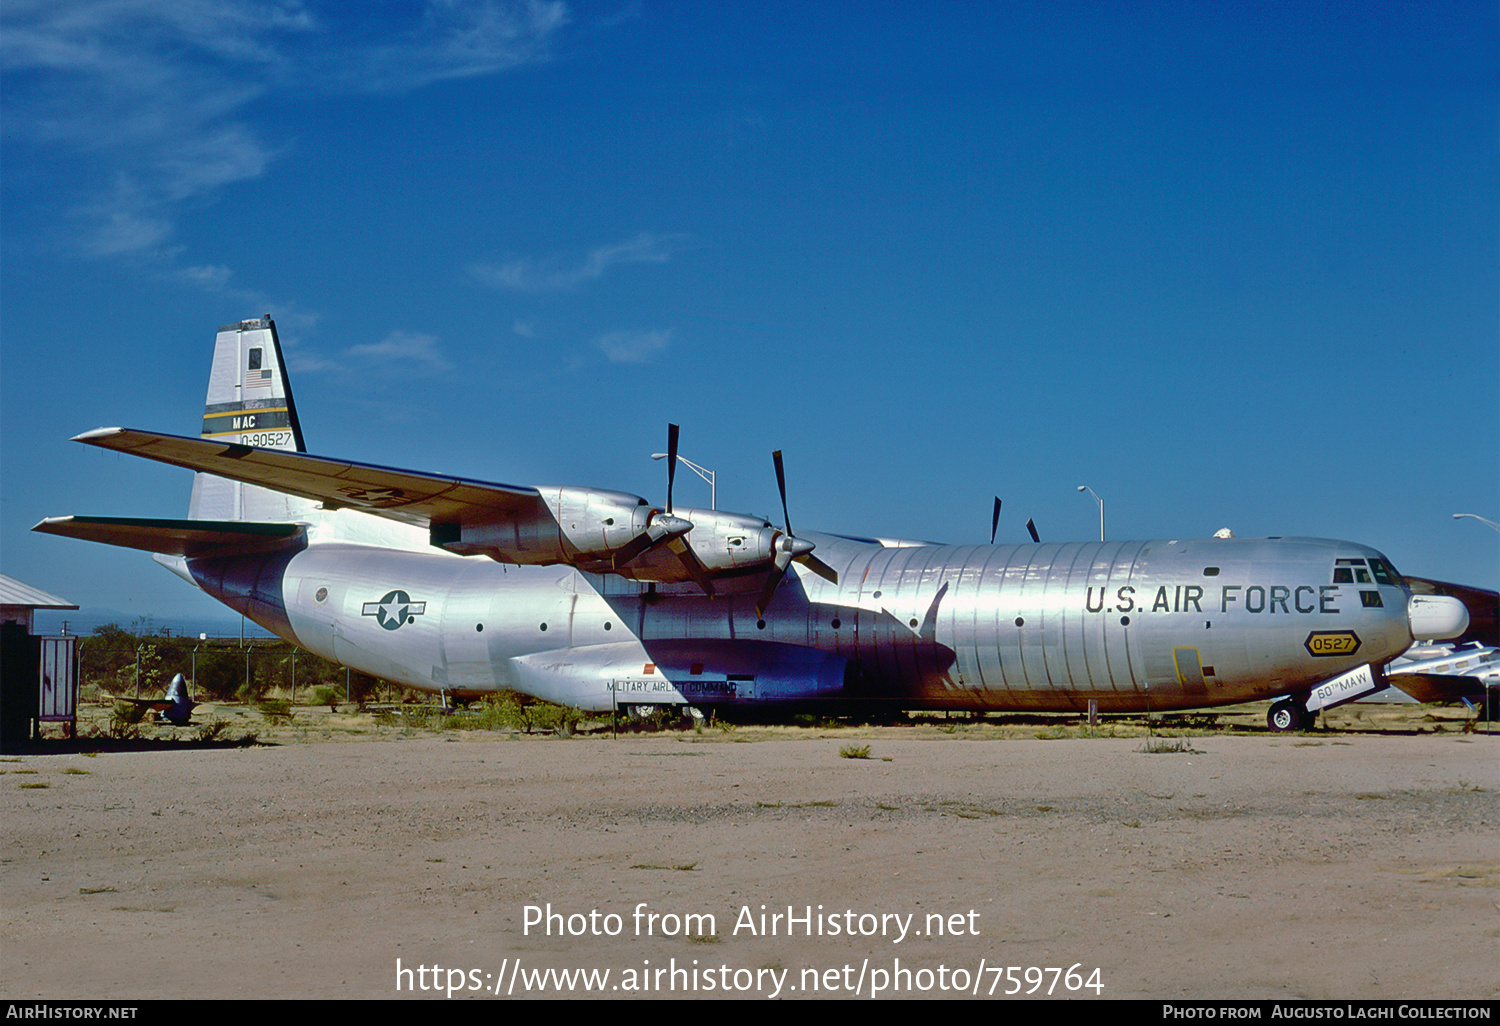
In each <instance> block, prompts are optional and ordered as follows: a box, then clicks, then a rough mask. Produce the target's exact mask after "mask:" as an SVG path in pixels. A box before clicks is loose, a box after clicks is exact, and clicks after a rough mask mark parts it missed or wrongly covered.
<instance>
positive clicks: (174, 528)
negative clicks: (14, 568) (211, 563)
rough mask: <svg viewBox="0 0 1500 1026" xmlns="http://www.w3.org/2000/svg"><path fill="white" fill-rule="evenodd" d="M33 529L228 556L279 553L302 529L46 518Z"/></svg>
mask: <svg viewBox="0 0 1500 1026" xmlns="http://www.w3.org/2000/svg"><path fill="white" fill-rule="evenodd" d="M32 530H33V531H40V532H42V533H43V534H57V535H61V536H63V537H64V538H82V539H83V540H84V541H93V542H103V543H104V544H105V545H121V546H124V547H125V548H128V549H142V550H144V551H146V552H160V553H162V554H163V555H168V556H220V555H224V556H227V555H232V554H238V553H242V552H267V551H270V550H272V549H277V548H281V547H282V546H284V545H285V544H286V543H287V541H288V540H289V539H291V538H293V537H295V536H296V535H297V534H298V532H300V531H301V530H302V525H300V524H257V523H249V522H246V521H238V520H160V519H146V518H136V517H48V518H47V519H46V520H43V521H42V522H41V523H40V524H37V525H36V526H35V527H33V528H32Z"/></svg>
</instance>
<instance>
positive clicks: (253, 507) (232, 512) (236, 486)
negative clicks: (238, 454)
mask: <svg viewBox="0 0 1500 1026" xmlns="http://www.w3.org/2000/svg"><path fill="white" fill-rule="evenodd" d="M202 437H203V438H209V439H213V440H214V441H222V442H225V443H238V444H240V445H249V446H254V447H256V448H259V449H281V450H285V451H289V452H306V451H307V446H306V444H305V443H304V441H303V438H302V425H301V423H300V422H299V421H298V419H297V404H296V403H295V402H294V401H293V399H292V386H291V382H290V380H289V379H288V377H287V373H286V363H285V361H284V360H283V358H282V354H281V340H280V339H279V338H278V337H277V334H276V324H275V322H274V321H272V320H271V316H270V315H269V314H267V315H266V316H265V317H260V318H254V319H251V320H246V321H238V322H236V323H234V324H226V325H224V326H223V327H221V328H220V329H219V333H218V336H217V337H216V338H215V340H214V362H213V368H212V370H211V371H210V372H209V377H208V397H207V400H206V401H205V403H204V407H203V430H202ZM316 508H317V507H316V504H314V503H311V502H309V501H308V500H306V499H299V498H296V497H294V496H290V495H285V494H283V493H281V492H275V491H271V490H270V489H267V488H260V487H257V486H255V485H247V484H241V483H239V482H236V481H230V480H227V479H225V478H222V477H216V476H214V475H212V474H203V473H200V474H198V475H196V476H195V477H194V478H193V497H192V501H191V503H190V504H189V506H188V516H189V517H192V518H193V519H207V520H257V521H288V520H306V519H309V518H310V517H311V515H312V514H313V513H314V511H315V510H316Z"/></svg>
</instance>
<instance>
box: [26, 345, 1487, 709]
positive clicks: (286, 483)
mask: <svg viewBox="0 0 1500 1026" xmlns="http://www.w3.org/2000/svg"><path fill="white" fill-rule="evenodd" d="M77 440H78V441H80V442H84V443H86V444H89V445H95V446H99V447H101V448H105V449H111V450H114V451H117V452H125V453H130V454H132V455H137V456H142V457H145V458H147V459H152V460H156V461H159V462H163V463H168V464H170V465H173V466H177V467H182V468H185V469H188V470H192V471H195V472H196V474H197V476H196V477H195V478H194V483H193V496H192V500H191V503H190V505H189V508H188V517H187V518H186V519H182V520H164V519H155V518H150V519H148V518H126V517H99V516H74V517H56V518H49V519H47V520H45V521H43V522H42V523H40V524H38V525H37V526H36V528H35V529H36V530H39V531H44V532H46V533H50V534H58V535H63V536H66V537H72V538H80V539H85V540H91V541H97V542H104V543H107V544H112V545H124V546H130V547H133V548H137V549H143V550H145V551H148V552H153V553H156V554H157V558H158V559H159V560H160V561H161V562H163V563H164V564H165V565H167V566H168V567H169V568H170V569H172V570H173V571H174V572H175V573H177V574H179V575H180V576H182V577H183V578H185V579H186V580H188V581H190V582H191V583H193V584H195V585H196V586H198V587H199V588H201V589H202V590H203V591H205V592H206V593H208V594H209V595H211V596H213V597H215V598H217V599H219V600H221V601H223V602H225V603H227V604H228V605H230V606H231V607H233V608H234V609H237V610H239V611H240V612H242V613H244V614H245V615H246V616H248V617H250V618H251V619H252V620H254V621H255V622H256V623H258V624H260V625H261V626H263V627H266V628H267V629H269V630H271V631H273V632H275V633H276V634H278V635H280V636H281V637H283V638H285V639H287V640H288V641H291V642H293V643H295V644H297V645H301V646H303V647H304V648H307V649H309V650H311V651H313V652H316V653H318V654H319V655H322V656H325V657H326V658H329V659H332V660H334V661H336V662H339V663H343V664H345V665H347V666H351V667H354V668H355V669H358V670H361V671H363V672H365V673H370V674H373V675H375V676H378V677H383V678H386V679H388V680H392V681H397V682H399V683H402V684H407V685H410V686H412V687H417V688H424V689H428V690H432V691H442V692H446V693H449V694H454V695H458V696H469V695H482V694H486V693H491V692H495V691H498V690H501V689H506V688H512V689H515V690H516V691H520V692H524V693H526V694H529V695H534V696H536V697H538V698H542V699H546V700H548V701H553V702H559V703H563V704H566V705H571V706H576V707H579V708H582V709H587V710H605V709H611V708H617V707H619V706H621V705H650V704H678V705H687V706H692V707H695V708H701V707H713V708H720V709H724V710H726V711H728V710H732V709H753V708H755V707H759V706H766V705H776V704H785V703H793V704H796V703H803V704H811V703H816V704H820V705H832V706H836V707H838V706H842V707H850V706H853V705H857V704H877V705H881V704H883V705H888V706H898V707H908V708H929V709H969V710H987V709H989V710H1037V711H1045V710H1057V711H1074V710H1085V709H1089V708H1091V707H1092V708H1096V709H1099V710H1103V711H1140V710H1166V709H1184V708H1194V707H1204V706H1213V705H1224V704H1228V703H1234V702H1243V701H1247V700H1252V699H1260V698H1269V697H1272V696H1281V695H1284V696H1288V697H1287V698H1286V699H1284V700H1283V701H1282V702H1279V703H1278V704H1277V706H1275V707H1273V709H1272V711H1271V717H1270V722H1271V724H1272V726H1273V727H1275V728H1276V729H1295V727H1296V726H1297V725H1298V724H1302V723H1306V722H1307V720H1306V715H1307V714H1308V713H1310V712H1314V711H1316V710H1318V709H1321V708H1327V707H1329V706H1330V705H1333V704H1337V703H1339V702H1342V701H1348V700H1350V699H1351V698H1353V697H1355V696H1356V695H1357V694H1358V693H1362V692H1364V691H1368V690H1370V689H1372V688H1373V687H1374V686H1375V685H1376V677H1377V676H1378V674H1379V670H1380V667H1381V666H1382V665H1384V664H1385V663H1387V662H1389V661H1390V660H1392V659H1394V658H1395V657H1396V656H1397V655H1399V654H1400V653H1401V652H1403V651H1405V649H1406V648H1407V646H1409V645H1410V644H1411V642H1412V639H1413V637H1414V636H1415V637H1422V638H1444V637H1454V636H1456V635H1458V634H1460V633H1462V632H1463V630H1464V628H1465V626H1466V625H1467V622H1468V614H1467V612H1466V610H1465V609H1464V607H1463V605H1462V603H1460V602H1458V601H1457V600H1456V599H1452V598H1446V597H1442V596H1413V595H1412V594H1411V591H1410V589H1409V588H1408V587H1407V586H1406V585H1405V583H1404V582H1403V581H1402V579H1401V578H1400V577H1399V576H1398V575H1397V573H1396V571H1395V570H1394V568H1392V567H1391V565H1390V563H1389V562H1387V561H1386V560H1385V559H1384V557H1382V556H1381V555H1380V553H1378V552H1376V551H1374V550H1373V549H1369V548H1366V547H1364V546H1361V545H1355V544H1351V543H1349V542H1340V541H1327V540H1323V539H1315V538H1263V539H1229V538H1223V539H1221V538H1214V539H1207V540H1170V541H1147V542H1080V543H1069V544H1032V545H989V546H946V545H933V544H927V543H908V542H891V541H886V540H881V539H859V538H848V537H844V536H840V535H825V534H817V535H803V536H794V535H793V533H792V530H791V526H790V523H789V520H790V517H789V516H787V517H786V522H784V523H785V526H783V527H781V528H778V527H775V526H774V525H773V524H772V523H770V522H769V521H768V520H766V519H765V518H763V517H755V516H747V515H744V514H736V513H729V512H726V511H722V510H713V509H710V510H703V509H674V508H673V506H672V481H673V476H672V475H673V474H674V473H675V467H676V463H677V455H676V447H677V428H676V426H675V425H672V426H669V430H668V453H667V454H666V455H667V457H668V459H667V468H668V478H667V501H666V503H665V506H664V508H657V507H656V506H654V505H652V504H651V503H649V502H648V501H647V500H646V499H644V498H642V497H640V496H636V495H630V494H628V493H625V492H619V491H614V490H610V489H600V488H591V487H576V486H566V487H560V486H549V487H533V486H528V485H511V484H502V483H496V482H486V481H477V480H470V479H466V478H454V477H449V476H446V475H440V474H433V473H429V472H424V471H415V470H402V469H397V468H392V467H381V466H375V465H371V464H364V463H356V462H350V461H346V460H339V459H333V458H329V457H323V456H316V455H313V454H311V453H309V452H307V450H306V446H305V445H304V442H303V437H302V431H301V427H300V424H299V421H298V418H297V411H296V404H295V402H294V401H293V399H292V389H291V383H290V381H289V380H288V379H287V376H286V368H285V363H284V361H283V359H282V353H281V347H280V342H279V341H278V338H277V334H276V328H275V325H274V323H273V322H272V321H271V320H270V318H269V317H267V318H256V319H251V320H246V321H239V322H236V323H233V324H227V325H225V326H223V327H222V328H220V329H219V332H218V335H217V336H216V338H215V343H214V358H213V364H212V367H211V369H210V374H209V386H208V392H207V397H206V401H205V405H204V411H203V420H202V430H201V433H200V434H199V435H198V436H197V437H187V436H181V435H170V434H162V433H159V432H153V431H143V430H137V429H127V428H100V429H98V430H95V431H91V432H88V433H87V434H84V435H81V436H79V438H78V439H77ZM773 460H774V462H775V466H776V475H777V482H778V486H779V487H780V489H781V497H782V505H783V513H784V514H785V513H786V485H785V478H784V473H783V466H782V461H781V453H780V452H777V453H774V454H773ZM998 512H999V510H998V505H997V508H996V516H997V518H998ZM1033 536H1035V534H1034V532H1033Z"/></svg>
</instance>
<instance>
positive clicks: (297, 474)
mask: <svg viewBox="0 0 1500 1026" xmlns="http://www.w3.org/2000/svg"><path fill="white" fill-rule="evenodd" d="M74 441H76V442H84V443H86V444H88V445H96V446H98V447H99V448H101V449H112V450H114V451H116V452H125V453H129V454H131V455H132V456H144V457H145V458H146V459H149V460H156V461H158V462H160V463H169V464H171V465H172V466H174V467H186V468H187V469H188V470H198V471H202V472H205V473H209V474H216V475H218V476H219V477H226V478H229V479H230V480H231V481H243V482H245V483H246V484H253V485H260V486H261V487H264V488H270V489H273V490H275V491H278V492H285V493H286V494H288V495H298V496H301V497H302V498H304V499H312V500H314V501H315V502H321V503H322V504H323V506H324V508H325V509H345V508H348V509H357V510H360V511H362V512H365V513H375V514H377V515H379V516H383V517H387V518H389V519H391V520H399V521H401V522H403V523H408V524H417V525H420V526H426V525H427V524H429V523H432V522H449V523H453V522H465V521H483V520H487V519H494V518H495V517H496V516H497V515H501V516H508V515H515V514H534V515H537V516H540V517H549V518H550V514H549V513H548V511H547V507H546V503H544V502H543V501H542V497H541V495H540V493H539V492H538V491H537V490H536V489H535V488H527V487H521V486H517V485H505V484H490V483H488V482H484V481H469V480H466V479H464V478H454V477H442V476H439V475H437V474H423V473H419V472H417V471H412V470H396V469H394V468H391V467H378V466H372V465H370V464H366V463H350V462H348V461H345V460H333V459H328V458H326V457H323V456H309V455H308V454H307V453H300V452H290V451H286V450H278V449H259V448H252V447H250V446H248V445H240V444H239V443H226V442H220V441H215V440H213V439H203V438H183V437H182V436H180V435H164V434H157V433H155V432H151V431H134V430H131V429H129V428H99V429H98V430H96V431H90V432H88V433H87V434H82V435H79V436H78V437H77V438H75V439H74Z"/></svg>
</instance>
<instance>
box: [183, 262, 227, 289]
mask: <svg viewBox="0 0 1500 1026" xmlns="http://www.w3.org/2000/svg"><path fill="white" fill-rule="evenodd" d="M233 276H234V272H233V271H231V270H230V269H229V268H227V267H225V266H224V265H223V264H204V265H200V266H197V267H184V268H182V270H180V271H178V272H177V277H178V278H179V279H181V280H182V281H186V282H191V283H192V284H194V285H197V286H199V287H200V288H202V289H204V290H205V291H207V292H219V291H222V290H223V288H224V286H225V285H227V284H229V279H230V278H232V277H233Z"/></svg>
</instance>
